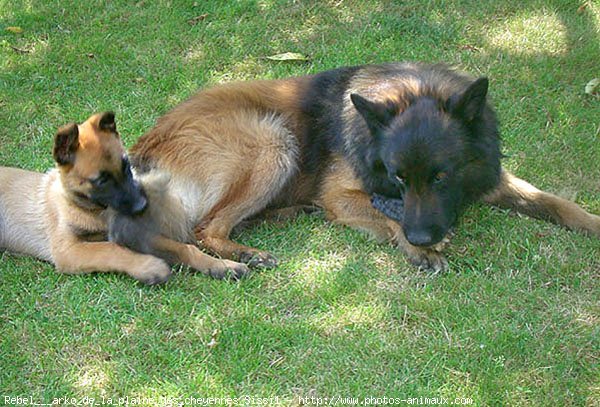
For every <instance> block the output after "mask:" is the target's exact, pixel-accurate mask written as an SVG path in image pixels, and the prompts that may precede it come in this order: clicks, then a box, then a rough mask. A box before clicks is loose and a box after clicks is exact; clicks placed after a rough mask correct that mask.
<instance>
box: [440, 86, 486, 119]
mask: <svg viewBox="0 0 600 407" xmlns="http://www.w3.org/2000/svg"><path fill="white" fill-rule="evenodd" d="M488 85H489V81H488V78H479V79H477V80H476V81H475V82H473V83H472V84H471V85H469V87H468V88H467V89H466V90H465V91H464V92H462V93H455V94H454V95H452V96H450V97H449V98H448V100H447V101H446V110H447V111H448V112H450V113H451V114H453V115H454V116H456V117H458V118H461V119H464V120H465V121H467V122H472V121H473V120H475V119H478V118H479V117H480V116H481V114H482V113H483V108H484V107H485V102H486V96H487V92H488Z"/></svg>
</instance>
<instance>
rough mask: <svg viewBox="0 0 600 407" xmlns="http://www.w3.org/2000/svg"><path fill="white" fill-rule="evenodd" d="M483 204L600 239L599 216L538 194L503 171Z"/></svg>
mask: <svg viewBox="0 0 600 407" xmlns="http://www.w3.org/2000/svg"><path fill="white" fill-rule="evenodd" d="M484 201H485V202H487V203H489V204H492V205H496V206H499V207H501V208H508V209H514V210H516V211H517V212H520V213H523V214H525V215H528V216H531V217H534V218H538V219H542V220H546V221H550V222H553V223H556V224H559V225H562V226H565V227H567V228H569V229H573V230H579V231H583V232H587V233H589V234H591V235H594V236H598V237H600V216H597V215H593V214H591V213H588V212H586V211H585V210H584V209H583V208H581V207H580V206H579V205H577V204H576V203H574V202H571V201H569V200H566V199H564V198H561V197H558V196H556V195H553V194H550V193H548V192H544V191H541V190H539V189H537V188H536V187H534V186H533V185H531V184H530V183H528V182H527V181H524V180H522V179H520V178H517V177H515V176H514V175H512V174H511V173H509V172H507V171H505V170H502V174H501V178H500V184H499V185H498V187H497V188H496V189H495V190H493V191H492V192H491V193H489V194H488V195H486V196H485V197H484Z"/></svg>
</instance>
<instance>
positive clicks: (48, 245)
mask: <svg viewBox="0 0 600 407" xmlns="http://www.w3.org/2000/svg"><path fill="white" fill-rule="evenodd" d="M53 155H54V160H55V161H56V164H57V168H56V169H53V170H51V171H49V172H48V173H46V174H42V173H36V172H31V171H24V170H20V169H16V168H6V167H0V249H7V250H9V251H11V252H17V253H22V254H27V255H31V256H35V257H37V258H40V259H43V260H46V261H49V262H51V263H53V264H55V265H56V268H57V270H58V271H59V272H62V273H69V274H80V273H89V272H95V271H116V272H123V273H127V274H128V275H130V276H131V277H133V278H135V279H136V280H139V281H141V282H143V283H146V284H157V283H162V282H165V281H166V280H167V279H168V278H169V277H170V275H171V268H170V267H169V265H168V264H167V262H165V261H164V260H163V259H162V258H159V257H163V258H165V259H167V260H168V261H170V262H172V263H185V264H188V265H190V266H191V267H193V268H195V269H197V270H200V271H202V272H204V273H206V274H209V275H211V276H213V277H216V278H223V277H226V276H232V277H240V276H241V275H244V274H246V273H247V272H248V268H247V266H245V265H243V264H240V263H236V262H232V261H228V260H219V259H215V258H213V257H211V256H209V255H207V254H205V253H202V252H201V251H200V250H199V249H198V248H197V247H196V246H194V245H192V244H188V243H190V242H191V239H190V236H191V235H192V233H191V231H192V228H191V226H190V227H189V228H188V225H187V222H186V221H185V216H184V215H182V213H183V212H182V207H181V203H180V202H178V199H176V198H175V197H173V196H171V195H170V194H169V193H168V190H167V183H168V176H154V177H148V178H147V180H145V181H142V182H141V183H140V182H138V181H137V180H136V179H135V178H134V177H133V174H132V171H131V167H130V164H129V160H128V159H127V155H126V153H125V148H124V147H123V144H122V142H121V140H120V138H119V134H118V132H117V129H116V124H115V116H114V114H113V113H111V112H107V113H102V114H97V115H94V116H92V117H90V118H89V119H88V120H86V121H85V122H84V123H82V124H79V125H78V124H75V123H72V124H68V125H66V126H64V127H62V128H60V129H59V130H58V133H57V134H56V136H55V141H54V151H53ZM146 183H147V185H146ZM145 189H148V191H149V195H147V194H146V192H145ZM155 216H156V217H159V219H154V218H153V217H155ZM109 221H110V222H111V228H112V227H114V228H115V232H114V233H111V235H112V236H114V237H116V238H115V239H114V240H117V241H118V242H119V243H120V244H122V245H124V246H128V244H127V243H128V241H127V239H130V238H131V233H130V231H131V230H135V231H138V232H139V233H138V234H137V235H136V237H137V239H138V241H137V242H136V244H132V245H130V246H134V247H133V248H135V249H136V250H137V248H138V247H139V246H140V242H139V239H140V236H142V237H143V238H146V239H148V240H149V241H148V242H147V244H144V245H142V246H143V247H145V248H147V250H144V251H145V252H146V253H147V254H144V253H138V252H135V251H132V250H130V249H127V248H126V247H123V246H122V245H119V244H117V243H115V242H111V241H108V228H109ZM120 222H128V223H127V225H128V227H127V228H123V227H122V225H121V223H120ZM157 256H159V257H157Z"/></svg>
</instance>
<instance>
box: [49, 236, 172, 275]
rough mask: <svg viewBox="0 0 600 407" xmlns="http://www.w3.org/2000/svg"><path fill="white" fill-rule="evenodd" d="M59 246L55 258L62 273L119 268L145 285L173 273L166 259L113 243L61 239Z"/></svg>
mask: <svg viewBox="0 0 600 407" xmlns="http://www.w3.org/2000/svg"><path fill="white" fill-rule="evenodd" d="M61 243H62V244H60V247H56V246H58V245H56V246H55V250H53V260H54V264H55V265H56V268H57V270H58V271H59V272H61V273H67V274H83V273H91V272H95V271H100V272H109V271H116V272H122V273H126V274H128V275H129V276H131V277H133V278H135V279H136V280H139V281H141V282H143V283H145V284H159V283H163V282H165V281H167V280H168V279H169V277H170V276H171V268H170V267H169V265H168V264H167V263H165V262H164V261H163V260H161V259H159V258H157V257H154V256H150V255H147V254H139V253H135V252H132V251H131V250H129V249H126V248H124V247H121V246H119V245H117V244H115V243H112V242H80V241H75V242H70V243H68V242H64V241H63V242H61Z"/></svg>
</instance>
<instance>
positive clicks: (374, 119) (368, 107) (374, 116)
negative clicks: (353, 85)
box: [350, 93, 398, 134]
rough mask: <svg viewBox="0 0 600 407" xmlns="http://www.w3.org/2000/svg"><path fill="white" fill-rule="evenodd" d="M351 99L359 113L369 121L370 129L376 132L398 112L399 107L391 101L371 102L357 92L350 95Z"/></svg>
mask: <svg viewBox="0 0 600 407" xmlns="http://www.w3.org/2000/svg"><path fill="white" fill-rule="evenodd" d="M350 100H352V104H353V105H354V107H355V108H356V110H358V113H360V115H361V116H362V117H363V119H365V121H366V122H367V126H369V130H371V132H372V133H374V134H376V133H378V132H379V131H380V130H381V129H383V128H384V127H386V126H387V125H388V124H390V122H391V121H392V119H393V118H394V116H395V115H396V114H397V113H398V109H397V107H396V106H395V105H394V104H393V103H391V102H390V103H380V102H371V101H370V100H367V99H365V98H364V97H362V96H360V95H358V94H356V93H352V94H351V95H350Z"/></svg>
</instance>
